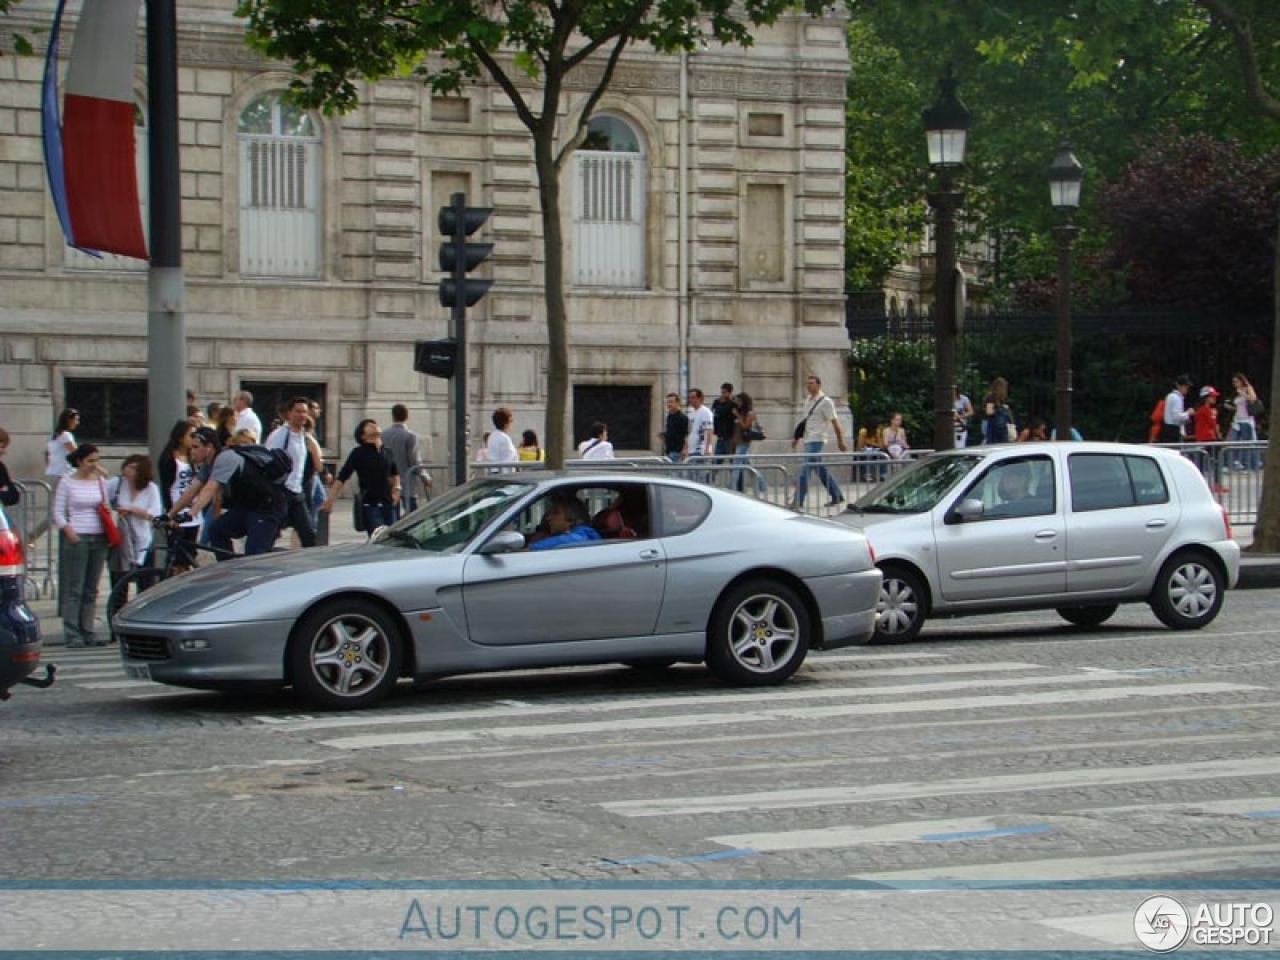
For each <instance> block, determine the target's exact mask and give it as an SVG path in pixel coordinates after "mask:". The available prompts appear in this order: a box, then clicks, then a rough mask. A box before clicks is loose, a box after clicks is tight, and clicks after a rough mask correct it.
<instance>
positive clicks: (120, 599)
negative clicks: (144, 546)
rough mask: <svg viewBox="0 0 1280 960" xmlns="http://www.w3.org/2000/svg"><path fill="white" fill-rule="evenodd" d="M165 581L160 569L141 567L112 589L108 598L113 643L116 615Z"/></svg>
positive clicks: (129, 573) (108, 626)
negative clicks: (148, 588) (143, 592)
mask: <svg viewBox="0 0 1280 960" xmlns="http://www.w3.org/2000/svg"><path fill="white" fill-rule="evenodd" d="M163 579H164V571H163V570H161V569H160V568H159V567H139V568H138V569H137V570H130V571H129V572H128V573H126V574H125V575H124V576H123V577H121V578H120V580H119V581H117V582H116V585H115V586H113V587H112V588H111V593H110V594H109V595H108V596H107V629H108V631H109V633H110V636H111V642H112V643H114V642H115V639H116V614H117V613H119V612H120V611H121V609H123V607H124V605H125V604H126V603H128V602H129V601H130V600H132V599H133V598H134V597H136V596H137V595H138V594H140V593H141V592H142V591H143V590H145V589H147V587H150V586H152V585H153V584H156V583H159V582H160V581H161V580H163Z"/></svg>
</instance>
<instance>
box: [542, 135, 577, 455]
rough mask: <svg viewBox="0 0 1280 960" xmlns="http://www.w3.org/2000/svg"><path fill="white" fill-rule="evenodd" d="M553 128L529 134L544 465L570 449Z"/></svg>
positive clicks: (566, 331)
mask: <svg viewBox="0 0 1280 960" xmlns="http://www.w3.org/2000/svg"><path fill="white" fill-rule="evenodd" d="M553 135H554V131H553V130H551V129H547V130H539V131H536V132H535V133H534V137H533V159H534V167H535V169H536V170H537V173H538V198H539V201H540V202H541V204H542V236H543V242H544V245H545V249H544V252H543V271H542V276H543V283H544V284H545V286H546V300H545V302H546V307H547V424H546V447H545V449H546V457H547V466H548V467H549V468H550V469H552V470H558V469H560V468H561V467H563V466H564V460H565V453H566V451H567V450H568V446H567V441H568V440H571V439H572V438H566V435H565V427H566V419H567V414H568V408H569V318H568V316H567V314H566V312H565V300H564V235H563V226H562V223H561V217H560V171H559V170H558V169H556V164H555V160H554V159H553V157H552V150H553V143H552V139H553Z"/></svg>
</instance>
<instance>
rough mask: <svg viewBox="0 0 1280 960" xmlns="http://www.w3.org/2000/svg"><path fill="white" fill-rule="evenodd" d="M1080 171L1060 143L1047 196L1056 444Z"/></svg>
mask: <svg viewBox="0 0 1280 960" xmlns="http://www.w3.org/2000/svg"><path fill="white" fill-rule="evenodd" d="M1083 179H1084V167H1082V166H1080V161H1079V160H1077V159H1076V158H1075V156H1074V155H1073V154H1072V153H1071V147H1070V146H1069V145H1068V144H1067V143H1066V142H1065V141H1064V142H1063V143H1062V145H1061V146H1059V147H1058V155H1057V156H1056V157H1054V158H1053V163H1052V164H1050V165H1049V196H1050V201H1051V202H1052V204H1053V207H1054V209H1055V210H1059V211H1061V212H1062V222H1061V223H1059V224H1058V225H1057V226H1055V227H1054V228H1053V236H1054V239H1055V240H1056V241H1057V245H1058V315H1057V322H1056V337H1055V339H1056V342H1057V348H1058V350H1057V353H1058V360H1057V373H1056V375H1055V386H1054V403H1053V422H1054V431H1055V433H1056V435H1057V438H1058V439H1059V440H1070V439H1071V397H1072V393H1073V391H1074V386H1073V384H1072V374H1071V247H1072V244H1074V243H1075V239H1076V234H1077V233H1079V230H1078V229H1077V228H1076V226H1075V225H1074V224H1073V223H1072V222H1071V211H1073V210H1075V209H1076V208H1077V207H1079V206H1080V184H1081V181H1082V180H1083Z"/></svg>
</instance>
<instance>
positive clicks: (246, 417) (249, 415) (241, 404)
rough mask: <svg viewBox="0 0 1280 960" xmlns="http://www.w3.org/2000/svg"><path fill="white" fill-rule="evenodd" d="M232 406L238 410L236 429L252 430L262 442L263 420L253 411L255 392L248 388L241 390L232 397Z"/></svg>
mask: <svg viewBox="0 0 1280 960" xmlns="http://www.w3.org/2000/svg"><path fill="white" fill-rule="evenodd" d="M231 408H232V409H233V410H235V412H236V430H237V431H238V430H252V431H253V435H254V436H255V437H257V438H258V442H259V443H261V442H262V421H261V420H259V419H258V415H257V414H256V413H254V412H253V394H252V393H250V392H249V391H248V390H241V391H240V392H239V393H237V394H236V395H235V396H234V397H232V398H231Z"/></svg>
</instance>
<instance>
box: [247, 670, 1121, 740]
mask: <svg viewBox="0 0 1280 960" xmlns="http://www.w3.org/2000/svg"><path fill="white" fill-rule="evenodd" d="M867 675H868V672H866V671H859V672H858V673H857V677H858V678H859V679H862V678H864V677H866V676H867ZM1116 678H1117V679H1124V680H1126V681H1133V680H1134V679H1135V678H1133V677H1125V676H1123V675H1121V674H1116ZM1102 679H1104V678H1103V677H1100V676H1099V675H1098V674H1097V673H1069V674H1043V675H1034V676H1018V677H995V678H992V679H979V680H941V681H937V682H933V683H904V684H897V685H895V686H881V687H877V686H867V685H864V684H849V683H836V682H831V681H830V680H829V679H824V681H823V682H822V683H821V685H820V686H819V685H810V686H796V687H795V688H789V689H784V690H769V691H759V690H757V691H755V692H752V693H711V694H707V695H705V696H694V695H691V694H683V695H679V696H658V697H612V698H610V699H607V700H604V699H600V700H571V701H567V702H566V701H562V700H558V701H550V702H547V703H544V704H542V705H538V704H524V705H520V706H492V707H478V708H471V709H460V710H431V711H417V712H414V713H389V714H386V715H380V716H370V715H362V716H345V717H320V718H307V719H305V720H299V721H296V722H292V723H288V724H282V723H279V722H278V721H275V720H271V719H269V718H264V717H260V718H258V719H259V721H260V722H264V723H272V724H273V725H275V726H276V727H277V728H278V729H284V730H287V731H288V732H290V733H294V732H298V731H311V730H332V729H350V728H358V727H389V726H396V727H399V726H406V725H409V724H414V723H446V722H447V723H450V724H452V723H453V722H455V721H458V720H494V719H502V718H506V717H520V718H521V719H522V720H527V719H528V718H529V717H531V716H535V715H537V714H549V715H555V714H581V713H617V712H621V711H626V710H665V709H668V708H671V707H676V708H685V707H688V706H690V705H691V704H696V705H698V706H704V707H710V708H713V709H714V708H716V707H720V706H728V705H731V704H751V705H752V706H760V705H762V704H765V705H768V704H775V703H788V702H795V701H801V700H833V699H842V698H847V697H849V696H850V695H856V696H858V697H911V696H915V695H918V694H928V693H945V692H954V691H959V690H989V689H993V688H994V689H1001V688H1010V687H1027V686H1040V685H1043V686H1055V685H1058V684H1077V683H1079V684H1096V683H1099V682H1101V681H1102ZM499 702H501V701H499Z"/></svg>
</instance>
